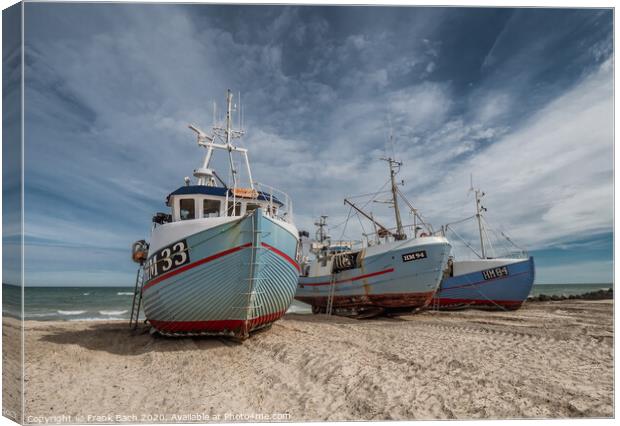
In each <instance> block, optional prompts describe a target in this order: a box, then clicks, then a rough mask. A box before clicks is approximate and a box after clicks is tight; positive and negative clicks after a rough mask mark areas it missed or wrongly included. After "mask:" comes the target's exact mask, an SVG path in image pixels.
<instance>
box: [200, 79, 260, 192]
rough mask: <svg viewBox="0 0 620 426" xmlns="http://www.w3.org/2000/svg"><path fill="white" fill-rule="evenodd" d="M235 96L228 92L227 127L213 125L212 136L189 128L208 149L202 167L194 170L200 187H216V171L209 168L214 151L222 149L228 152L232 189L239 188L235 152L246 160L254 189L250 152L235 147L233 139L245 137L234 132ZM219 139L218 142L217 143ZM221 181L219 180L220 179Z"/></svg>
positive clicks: (214, 107)
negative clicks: (234, 158)
mask: <svg viewBox="0 0 620 426" xmlns="http://www.w3.org/2000/svg"><path fill="white" fill-rule="evenodd" d="M232 101H233V94H232V91H231V90H230V89H228V90H227V92H226V123H225V127H220V126H218V125H217V124H216V123H214V125H213V131H212V134H211V135H208V134H207V133H206V132H203V131H202V130H201V129H199V128H198V127H196V126H194V125H191V124H190V125H189V128H190V129H191V130H193V131H194V132H196V134H197V136H198V145H199V146H202V147H205V148H206V149H207V154H206V155H205V158H204V160H203V162H202V166H201V167H199V168H198V169H196V170H194V176H195V177H196V178H197V179H198V185H214V184H215V179H214V173H215V172H214V171H213V170H211V169H210V168H209V164H210V163H211V159H212V157H213V150H214V149H221V150H226V151H228V160H229V162H230V171H231V174H232V187H233V188H236V187H237V183H238V182H237V173H238V172H237V169H236V168H235V163H234V160H233V151H234V152H238V153H240V154H241V155H242V156H243V157H244V160H245V165H246V168H247V173H248V180H249V182H248V183H249V186H250V188H251V189H254V182H253V181H252V170H251V169H250V162H249V159H248V150H247V149H246V148H241V147H238V146H235V145H233V143H232V141H233V139H238V138H240V137H241V136H243V134H244V131H243V130H234V129H233V117H232V113H233V112H234V111H236V109H235V110H234V111H233V108H236V106H235V107H233V102H232ZM215 111H216V105H215V102H214V103H213V120H214V121H215V119H216V114H215ZM216 139H217V141H216ZM218 179H219V178H218Z"/></svg>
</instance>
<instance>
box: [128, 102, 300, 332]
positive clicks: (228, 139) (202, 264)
mask: <svg viewBox="0 0 620 426" xmlns="http://www.w3.org/2000/svg"><path fill="white" fill-rule="evenodd" d="M232 112H233V106H232V94H231V92H230V91H228V96H227V114H226V123H225V125H224V126H214V127H213V133H212V134H211V135H207V134H206V133H205V132H203V131H202V130H200V129H198V128H197V127H195V126H190V128H191V129H192V130H193V131H194V132H196V133H197V135H198V144H199V145H200V146H202V147H204V148H206V150H207V151H206V155H205V158H204V160H203V162H202V166H201V167H199V168H197V169H196V170H194V176H195V178H196V182H194V183H193V184H192V182H191V180H190V178H189V177H186V178H185V185H184V186H181V187H180V188H178V189H176V190H175V191H173V192H172V193H170V194H169V195H168V197H167V199H166V205H167V206H168V207H169V208H170V213H157V214H156V215H155V216H154V217H153V228H152V232H151V238H150V242H149V243H148V244H147V243H146V242H144V241H140V242H137V243H135V244H134V248H133V257H134V260H135V261H137V262H139V263H140V264H141V268H140V269H139V271H138V278H137V280H136V298H135V299H134V306H133V312H132V323H130V324H132V325H133V326H135V324H136V323H137V317H138V314H137V312H139V311H140V305H141V304H143V306H144V313H145V317H146V320H147V321H148V323H149V324H150V325H151V327H152V328H153V330H154V331H157V332H159V333H161V334H165V335H231V336H236V337H239V338H247V337H248V336H249V334H250V333H251V332H252V331H254V330H257V329H259V328H262V327H265V326H268V325H269V324H271V323H273V322H274V321H276V320H277V319H279V318H280V317H282V316H283V315H284V313H285V312H286V310H287V308H288V307H289V305H290V303H291V301H292V299H293V296H294V294H295V289H296V286H297V277H298V275H299V264H298V262H297V260H296V258H297V250H298V243H299V238H298V231H297V229H296V227H295V225H294V224H293V221H292V205H291V202H290V200H289V198H288V196H287V195H286V194H284V193H282V192H280V191H277V190H275V189H274V188H272V187H267V186H265V185H260V184H258V183H256V182H254V181H253V180H252V173H251V170H250V164H249V161H248V156H247V149H245V148H241V147H238V146H235V145H233V143H232V140H233V139H235V138H239V137H241V136H242V135H243V132H242V131H240V130H233V129H232ZM215 150H222V151H225V152H226V153H227V156H228V159H229V163H230V170H229V172H230V173H229V176H231V178H232V182H229V183H225V182H224V180H223V179H221V178H220V176H218V174H217V173H216V172H215V171H214V170H213V169H211V168H210V163H211V161H212V157H213V154H214V151H215ZM233 154H238V155H240V156H241V158H242V164H244V165H245V171H246V172H247V184H246V186H240V179H239V171H238V170H237V168H236V164H235V162H234V161H233ZM136 300H137V302H136ZM136 305H137V306H136Z"/></svg>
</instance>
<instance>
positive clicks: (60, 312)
mask: <svg viewBox="0 0 620 426" xmlns="http://www.w3.org/2000/svg"><path fill="white" fill-rule="evenodd" d="M56 312H58V313H59V314H60V315H82V314H85V313H86V311H56Z"/></svg>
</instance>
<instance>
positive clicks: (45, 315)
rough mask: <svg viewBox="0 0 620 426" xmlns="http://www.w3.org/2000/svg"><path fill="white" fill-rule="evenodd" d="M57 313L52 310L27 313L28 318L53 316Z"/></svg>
mask: <svg viewBox="0 0 620 426" xmlns="http://www.w3.org/2000/svg"><path fill="white" fill-rule="evenodd" d="M55 315H57V314H55V313H53V312H50V313H40V314H26V318H42V317H53V316H55Z"/></svg>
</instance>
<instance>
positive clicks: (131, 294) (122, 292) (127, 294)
mask: <svg viewBox="0 0 620 426" xmlns="http://www.w3.org/2000/svg"><path fill="white" fill-rule="evenodd" d="M116 295H117V296H133V292H131V291H119V292H118V293H116Z"/></svg>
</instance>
